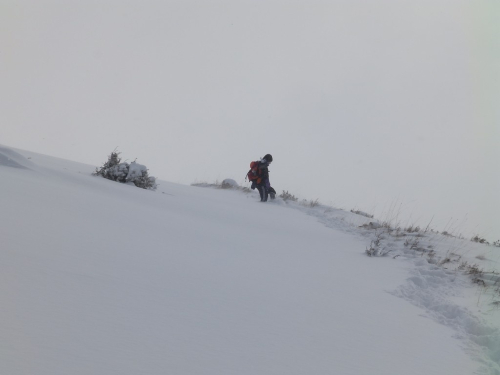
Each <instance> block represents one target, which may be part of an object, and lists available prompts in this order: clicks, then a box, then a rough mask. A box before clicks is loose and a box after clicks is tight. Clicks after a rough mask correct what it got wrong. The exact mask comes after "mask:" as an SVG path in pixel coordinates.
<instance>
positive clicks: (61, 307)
mask: <svg viewBox="0 0 500 375" xmlns="http://www.w3.org/2000/svg"><path fill="white" fill-rule="evenodd" d="M28 157H30V159H28ZM93 169H94V168H93V167H91V166H86V165H83V164H78V163H73V162H69V161H64V160H60V159H55V158H51V157H46V156H43V155H38V154H33V153H29V152H26V151H18V152H15V151H12V150H10V149H8V148H3V147H2V148H0V180H1V181H2V183H1V184H0V207H1V211H2V215H0V237H1V239H2V252H1V256H2V261H1V262H0V275H1V276H0V277H1V285H2V287H1V289H0V302H1V303H0V316H1V320H0V335H1V337H2V344H1V347H0V358H1V361H0V373H1V374H9V375H21V374H37V375H56V374H61V375H62V374H64V375H67V374H71V375H78V374H82V375H84V374H85V375H88V374H103V375H104V374H105V375H110V374H120V375H126V374H130V375H137V374H148V375H155V374H158V375H160V374H161V375H164V374H203V375H207V374H214V375H216V374H217V375H220V374H240V375H241V374H249V375H250V374H252V375H254V374H301V375H303V374H315V375H319V374H343V375H346V374H353V375H354V374H355V375H360V374H367V375H368V374H369V375H375V374H384V375H387V374H406V375H411V374H415V375H416V374H426V375H430V374H436V375H438V374H439V375H442V374H463V375H470V374H473V373H476V372H477V371H479V369H480V364H479V362H477V361H475V360H474V359H473V358H472V357H471V356H465V355H464V352H463V349H462V347H461V346H463V343H464V341H462V340H458V339H456V338H454V337H453V335H454V334H455V331H454V330H452V329H451V328H450V327H449V326H445V325H442V324H438V323H437V322H436V321H435V320H434V319H429V318H426V317H424V316H422V310H421V308H419V307H417V306H415V305H414V304H410V303H407V302H406V301H405V300H404V299H402V298H398V297H396V296H395V294H397V291H398V287H400V286H402V285H405V282H406V281H407V279H408V278H409V277H411V275H410V274H409V272H408V265H409V264H410V263H408V262H406V261H401V260H399V259H396V260H393V261H389V260H387V259H382V258H369V257H367V256H366V255H365V254H364V249H365V248H366V246H367V239H366V237H363V236H361V235H359V234H356V233H355V231H353V230H349V229H346V228H348V224H347V223H346V221H348V220H353V221H354V220H357V219H358V217H357V216H356V215H353V214H350V213H345V216H343V219H342V220H341V222H342V223H343V224H342V225H345V227H342V226H340V225H339V226H337V227H336V228H328V227H327V226H325V225H323V224H321V223H320V222H318V220H317V218H315V217H312V216H307V215H304V214H303V213H302V212H300V211H299V210H294V209H292V208H290V207H288V206H287V205H286V204H285V203H284V202H282V201H281V202H278V201H277V202H269V203H266V204H262V203H260V202H257V199H256V197H255V195H253V194H251V195H245V194H242V193H240V192H237V191H227V190H216V189H202V188H196V187H190V186H182V185H177V184H172V183H168V182H160V184H161V185H160V187H159V189H158V190H157V191H156V192H153V191H147V190H143V189H139V188H135V187H131V186H127V185H122V184H119V183H115V182H111V181H108V180H105V179H102V178H98V177H93V176H91V175H90V173H91V172H92V171H93ZM313 214H314V213H313ZM318 215H319V213H318ZM335 215H337V219H338V215H344V213H342V212H336V213H335ZM318 218H319V219H320V220H322V221H323V223H325V224H327V225H329V226H331V227H335V225H333V224H332V223H334V222H336V221H330V222H328V216H325V215H323V216H318ZM361 220H362V221H361V222H363V223H364V222H367V219H366V218H361ZM339 222H340V221H339ZM342 228H343V229H342ZM368 242H369V241H368ZM388 292H392V294H391V293H388ZM473 355H475V356H480V355H481V353H480V352H477V351H476V352H473ZM481 358H482V357H477V359H481ZM481 368H482V371H483V372H482V373H485V372H484V371H489V370H491V371H493V367H492V365H491V364H486V365H484V364H483V367H481ZM491 373H493V372H491Z"/></svg>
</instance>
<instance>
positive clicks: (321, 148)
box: [0, 0, 500, 240]
mask: <svg viewBox="0 0 500 375" xmlns="http://www.w3.org/2000/svg"><path fill="white" fill-rule="evenodd" d="M499 17H500V5H498V3H497V2H494V1H456V0H453V1H451V0H450V1H443V0H437V1H418V2H410V1H387V0H381V1H377V2H374V1H310V0H309V1H122V0H120V1H41V0H38V1H34V0H33V1H5V0H0V25H1V26H0V43H1V48H0V57H1V60H0V63H1V70H0V82H1V85H0V121H1V127H2V128H1V129H2V132H1V135H2V137H1V141H0V143H3V144H5V145H7V146H11V147H18V148H23V149H28V150H31V151H35V152H41V153H45V154H49V155H54V156H59V157H63V158H66V159H70V160H76V161H80V162H84V163H89V164H95V165H99V164H101V163H102V162H103V161H104V160H105V158H106V156H107V155H108V154H109V153H110V151H112V150H113V149H114V148H115V147H117V146H118V147H119V150H120V151H122V156H123V157H124V158H128V159H129V160H130V159H135V158H136V157H137V158H138V162H140V163H143V164H146V165H147V166H148V167H149V169H150V172H151V174H153V175H156V176H157V177H159V178H161V179H165V180H169V181H173V182H180V183H185V184H189V183H192V182H195V181H213V180H215V179H223V178H226V177H231V178H234V179H236V180H237V181H238V182H240V183H241V182H243V177H244V175H245V173H246V172H247V170H248V164H249V163H250V161H251V160H253V159H256V158H258V157H260V156H263V155H264V154H266V153H271V154H273V156H274V159H275V161H274V163H273V165H272V168H271V182H272V184H273V185H274V187H275V188H276V189H277V190H278V191H279V192H280V191H281V190H283V189H286V190H289V191H290V192H292V193H294V194H296V195H299V196H301V197H302V198H308V199H315V198H319V199H320V201H322V202H324V203H327V204H334V205H336V206H340V207H342V208H345V209H351V208H358V209H361V210H364V211H369V212H374V213H375V214H377V215H378V216H383V215H388V213H387V212H388V211H392V212H393V213H394V212H395V211H401V217H400V218H401V220H402V221H403V224H406V223H407V222H408V223H412V222H418V223H419V224H423V225H426V224H427V222H428V221H429V220H430V219H431V217H432V216H433V215H435V218H434V221H433V224H434V225H435V227H436V229H438V230H443V229H445V226H446V225H447V223H450V224H449V225H448V227H447V229H452V230H453V229H456V230H457V231H459V232H460V231H463V232H465V233H466V235H469V234H470V233H478V234H480V235H485V236H489V239H490V240H496V239H499V238H500V219H499V212H500V198H499V191H500V177H499V174H498V160H500V158H499V157H500V152H499V150H498V144H499V141H500V112H499V111H500V110H499V108H500V106H499V103H500V73H499V67H500V28H499V26H498V22H497V21H498V19H500V18H499ZM394 206H396V207H398V208H397V209H393V208H392V207H394ZM381 218H383V219H384V217H381ZM450 218H452V219H451V220H450Z"/></svg>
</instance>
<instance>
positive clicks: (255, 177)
mask: <svg viewBox="0 0 500 375" xmlns="http://www.w3.org/2000/svg"><path fill="white" fill-rule="evenodd" d="M246 178H248V180H249V181H251V182H253V181H255V182H256V183H258V184H260V183H261V181H262V179H261V178H260V169H259V162H258V161H252V162H251V163H250V170H249V171H248V173H247V177H246Z"/></svg>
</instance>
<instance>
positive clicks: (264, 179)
mask: <svg viewBox="0 0 500 375" xmlns="http://www.w3.org/2000/svg"><path fill="white" fill-rule="evenodd" d="M272 161H273V157H272V155H271V154H266V156H264V157H263V158H262V159H260V161H258V162H252V163H251V164H250V168H251V169H250V171H249V172H248V178H249V180H250V181H252V190H253V189H255V188H257V190H258V191H259V195H260V201H261V202H267V198H268V196H271V199H274V197H275V195H276V191H275V190H274V189H273V188H272V187H271V183H270V182H269V170H268V167H269V164H271V163H272Z"/></svg>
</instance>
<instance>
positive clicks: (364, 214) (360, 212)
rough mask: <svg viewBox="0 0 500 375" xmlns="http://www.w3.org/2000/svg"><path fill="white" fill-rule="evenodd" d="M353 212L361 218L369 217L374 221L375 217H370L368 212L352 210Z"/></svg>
mask: <svg viewBox="0 0 500 375" xmlns="http://www.w3.org/2000/svg"><path fill="white" fill-rule="evenodd" d="M351 212H352V213H353V214H356V215H361V216H364V217H367V218H369V219H373V215H370V214H368V213H366V212H363V211H360V210H354V209H352V210H351Z"/></svg>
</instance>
